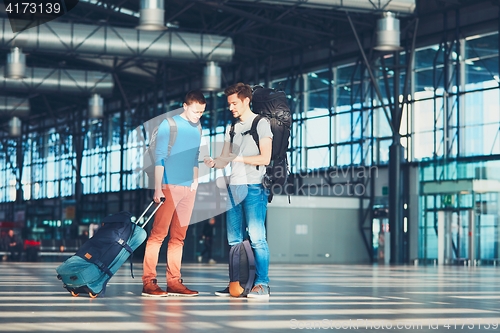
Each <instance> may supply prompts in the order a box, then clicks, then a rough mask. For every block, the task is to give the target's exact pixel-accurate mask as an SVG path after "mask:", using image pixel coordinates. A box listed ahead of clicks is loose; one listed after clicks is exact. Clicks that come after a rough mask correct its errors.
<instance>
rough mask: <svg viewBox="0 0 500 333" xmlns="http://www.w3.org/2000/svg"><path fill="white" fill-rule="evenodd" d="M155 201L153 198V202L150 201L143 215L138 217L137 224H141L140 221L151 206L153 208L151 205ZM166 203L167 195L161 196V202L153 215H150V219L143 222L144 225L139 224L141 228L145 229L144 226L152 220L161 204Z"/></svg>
mask: <svg viewBox="0 0 500 333" xmlns="http://www.w3.org/2000/svg"><path fill="white" fill-rule="evenodd" d="M154 203H155V201H154V200H151V202H150V203H149V206H148V207H147V208H146V209H145V210H144V212H142V214H141V216H139V218H138V219H137V221H136V222H135V224H137V225H139V221H141V219H142V218H143V217H144V215H146V213H147V212H148V210H149V208H151V206H152V205H153V204H154ZM164 203H165V197H161V198H160V203H159V204H158V206H156V208H155V210H154V211H153V213H151V215H149V217H148V219H147V220H146V221H145V222H144V223H143V224H142V225H139V226H140V227H141V228H143V229H144V227H145V226H146V224H148V222H149V220H151V218H152V217H153V216H154V215H155V213H156V211H157V210H158V209H159V208H160V207H161V205H163V204H164Z"/></svg>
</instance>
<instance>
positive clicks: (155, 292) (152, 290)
mask: <svg viewBox="0 0 500 333" xmlns="http://www.w3.org/2000/svg"><path fill="white" fill-rule="evenodd" d="M142 296H148V297H165V296H168V292H166V291H164V290H162V289H161V288H160V286H159V285H158V283H157V281H156V279H153V280H151V282H149V283H146V284H145V285H144V286H143V287H142Z"/></svg>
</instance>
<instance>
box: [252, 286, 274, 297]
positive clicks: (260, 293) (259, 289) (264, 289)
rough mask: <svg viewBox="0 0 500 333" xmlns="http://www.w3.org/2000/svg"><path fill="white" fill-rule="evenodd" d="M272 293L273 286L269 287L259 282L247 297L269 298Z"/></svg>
mask: <svg viewBox="0 0 500 333" xmlns="http://www.w3.org/2000/svg"><path fill="white" fill-rule="evenodd" d="M270 293H271V288H269V286H263V285H261V284H258V285H256V286H254V287H253V288H252V291H250V292H249V293H248V295H247V298H269V294H270Z"/></svg>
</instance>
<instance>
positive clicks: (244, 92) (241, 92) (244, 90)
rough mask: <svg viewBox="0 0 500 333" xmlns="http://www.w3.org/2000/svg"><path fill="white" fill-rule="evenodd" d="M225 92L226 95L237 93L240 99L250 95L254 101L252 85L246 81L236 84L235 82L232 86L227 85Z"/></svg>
mask: <svg viewBox="0 0 500 333" xmlns="http://www.w3.org/2000/svg"><path fill="white" fill-rule="evenodd" d="M224 94H226V96H231V95H233V94H237V95H236V96H238V98H239V99H240V100H244V99H245V98H246V97H248V98H249V99H250V102H251V101H252V87H250V86H249V85H248V84H245V83H241V82H238V83H236V84H233V85H232V86H229V87H227V88H226V89H225V90H224Z"/></svg>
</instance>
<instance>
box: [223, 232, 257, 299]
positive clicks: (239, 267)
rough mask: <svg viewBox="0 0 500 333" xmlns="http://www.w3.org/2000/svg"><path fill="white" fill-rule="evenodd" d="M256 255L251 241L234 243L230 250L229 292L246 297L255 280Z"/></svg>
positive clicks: (232, 294) (235, 295)
mask: <svg viewBox="0 0 500 333" xmlns="http://www.w3.org/2000/svg"><path fill="white" fill-rule="evenodd" d="M255 269H256V268H255V256H254V253H253V249H252V246H251V245H250V241H249V240H248V239H245V240H244V241H243V242H241V243H238V244H236V245H233V246H232V247H231V250H229V294H230V295H231V296H233V297H240V296H241V297H245V296H246V295H248V293H249V292H250V291H251V290H252V287H253V283H254V281H255Z"/></svg>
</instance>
